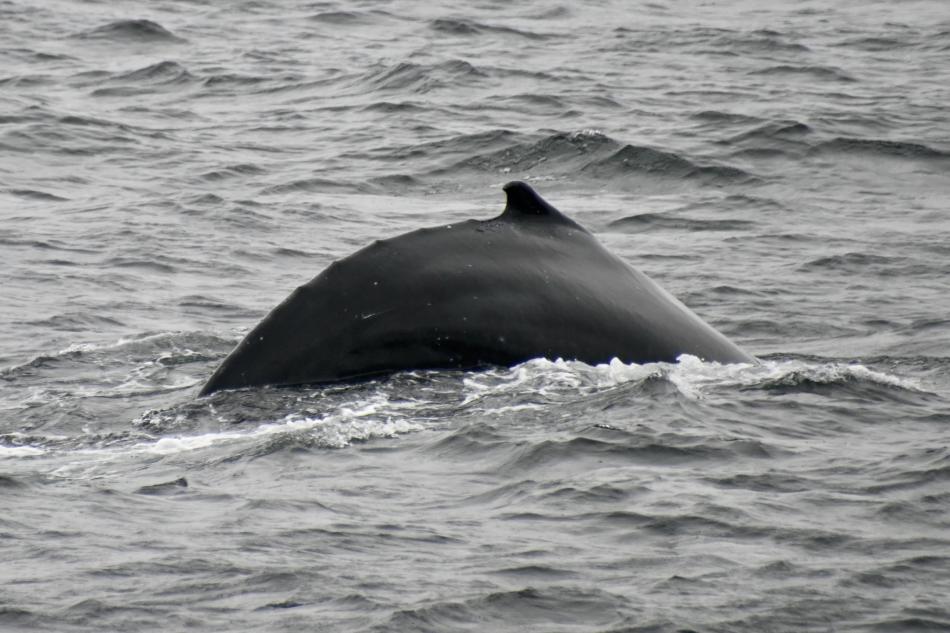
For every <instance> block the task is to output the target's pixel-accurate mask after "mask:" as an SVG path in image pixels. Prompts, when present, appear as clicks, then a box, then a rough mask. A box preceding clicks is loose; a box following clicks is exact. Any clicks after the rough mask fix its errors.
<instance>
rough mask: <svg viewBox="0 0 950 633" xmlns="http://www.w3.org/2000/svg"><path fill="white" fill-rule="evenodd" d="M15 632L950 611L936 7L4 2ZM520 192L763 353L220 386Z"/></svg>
mask: <svg viewBox="0 0 950 633" xmlns="http://www.w3.org/2000/svg"><path fill="white" fill-rule="evenodd" d="M0 62H2V63H0V218H2V224H0V264H2V286H0V287H2V294H0V298H2V301H0V499H2V502H3V512H2V513H0V561H2V563H0V630H2V631H4V632H6V631H11V632H13V631H40V630H43V631H64V632H72V631H107V630H108V631H184V630H189V631H202V632H203V631H285V630H286V631H299V630H316V631H374V632H382V631H433V632H444V631H545V632H548V631H559V632H560V631H571V632H580V631H585V632H586V631H604V632H618V633H619V632H621V631H629V632H633V631H644V632H645V631H650V632H665V631H670V632H672V631H701V632H706V631H709V632H712V631H722V632H733V631H749V632H761V631H873V632H891V631H894V632H897V631H928V632H929V631H947V630H950V598H948V596H950V439H948V438H950V316H948V315H950V281H948V280H950V217H948V215H950V202H948V201H950V108H948V107H947V104H948V103H950V5H948V4H947V3H946V2H943V1H942V0H931V1H919V2H912V1H902V2H892V1H886V2H885V1H881V0H871V1H862V2H852V1H845V2H835V3H830V2H811V1H803V2H774V1H773V2H753V1H751V0H747V1H744V2H743V1H739V0H737V1H735V2H727V1H714V2H705V3H701V4H700V3H674V2H665V1H659V2H644V3H635V2H620V1H613V2H611V1H604V2H586V3H547V2H539V1H537V0H529V1H528V2H525V3H515V4H512V3H508V2H497V1H495V0H476V1H475V2H446V3H442V4H441V5H440V6H434V5H432V4H430V3H424V2H409V1H406V0H404V1H395V0H393V1H385V0H380V1H375V2H370V1H368V0H367V1H358V2H337V1H327V2H305V1H301V0H288V1H285V2H278V1H277V0H235V1H233V2H224V1H222V0H158V1H156V2H144V1H141V0H138V1H132V0H119V1H118V2H113V1H111V0H110V1H109V2H105V1H96V0H84V1H81V0H50V1H44V2H33V1H28V0H0ZM513 179H523V180H526V181H528V182H530V183H531V184H532V185H533V186H534V187H535V188H536V189H537V190H538V191H539V192H540V193H541V194H542V195H544V196H545V197H546V198H547V199H548V200H549V201H551V202H552V204H554V205H555V206H557V207H558V208H559V209H561V210H562V211H563V212H565V213H566V214H568V215H569V216H571V217H572V218H574V219H575V220H577V221H578V222H580V223H581V224H583V225H584V226H586V227H588V228H589V229H590V230H591V231H592V232H594V233H595V234H596V235H597V236H598V238H599V239H600V240H601V241H603V242H604V243H605V244H606V245H607V246H608V247H609V248H610V249H611V250H613V251H614V252H616V253H617V254H619V255H620V256H622V257H623V258H625V259H626V260H627V261H629V262H630V263H631V265H633V266H635V267H637V268H638V269H640V270H643V271H644V272H646V273H647V274H649V275H650V276H652V277H653V278H654V279H656V280H657V281H658V282H660V283H661V284H662V285H663V286H664V287H666V288H667V289H668V290H670V291H671V292H673V293H674V294H676V295H677V296H678V297H679V298H680V299H682V300H683V301H684V302H685V303H687V304H688V305H689V306H691V307H692V308H693V309H694V310H695V311H696V312H697V313H699V314H700V315H701V316H702V317H703V318H704V319H706V320H707V321H708V322H710V323H712V324H713V325H714V326H716V327H717V328H718V329H720V330H721V331H722V332H724V333H725V334H726V335H727V336H729V337H730V338H731V339H733V340H734V341H736V342H737V343H738V344H740V345H741V346H743V347H744V348H745V349H747V350H748V351H750V352H752V353H754V354H755V355H757V356H758V357H759V358H760V359H762V362H761V364H759V365H754V366H753V365H734V366H720V365H717V364H714V363H703V362H701V361H699V360H698V359H695V358H691V357H683V358H681V359H680V362H678V363H676V364H653V365H643V366H639V365H624V364H622V363H619V362H614V363H611V364H607V365H603V366H597V367H591V366H587V365H584V364H581V363H576V362H565V361H563V360H561V361H553V360H535V361H530V362H528V363H525V364H523V365H521V366H518V367H514V368H510V369H502V368H499V369H495V370H490V371H486V372H480V373H459V372H407V373H402V374H397V375H394V376H392V377H390V378H386V379H380V380H377V381H373V382H369V383H364V384H358V385H335V386H325V387H315V388H301V389H283V390H281V389H259V390H247V391H238V392H223V393H217V394H214V395H213V396H212V397H209V398H197V396H196V394H197V391H198V389H199V388H200V386H201V385H202V383H203V382H204V381H205V380H206V379H207V378H208V377H209V376H210V374H211V372H212V371H213V370H214V368H215V367H216V366H217V365H218V363H219V362H220V361H221V360H222V359H223V357H224V356H225V355H226V354H227V353H228V352H229V351H230V349H231V348H232V347H233V346H234V344H235V343H236V342H237V341H238V340H240V338H241V337H242V335H243V334H244V333H246V332H247V331H248V330H249V329H250V328H251V327H253V326H254V325H255V324H256V323H257V322H258V321H259V320H260V319H261V318H262V317H263V316H264V315H265V314H266V313H267V311H268V310H269V309H270V308H272V307H273V306H274V305H276V304H277V303H279V302H280V301H281V300H282V299H283V298H284V297H285V296H286V295H287V294H288V293H289V292H290V291H291V290H292V289H293V288H294V287H296V286H297V285H300V284H302V283H304V282H306V281H308V280H309V279H310V278H311V277H313V276H314V275H316V274H317V273H319V272H320V271H321V270H322V269H323V268H324V267H325V266H327V265H328V264H329V263H330V262H332V261H334V260H335V259H338V258H340V257H343V256H345V255H347V254H349V253H351V252H352V251H354V250H356V249H357V248H359V247H361V246H363V245H366V244H368V243H369V242H371V241H372V240H374V239H378V238H383V237H389V236H393V235H397V234H400V233H402V232H405V231H409V230H413V229H416V228H419V227H422V226H432V225H440V224H445V223H447V222H451V221H456V220H461V219H466V218H471V217H475V218H488V217H492V216H494V215H497V214H498V213H499V212H500V210H501V208H502V207H503V204H504V198H503V194H502V191H501V186H502V185H503V184H504V183H505V182H506V181H509V180H513Z"/></svg>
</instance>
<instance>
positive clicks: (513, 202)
mask: <svg viewBox="0 0 950 633" xmlns="http://www.w3.org/2000/svg"><path fill="white" fill-rule="evenodd" d="M503 189H504V190H505V195H506V196H507V197H508V200H507V203H506V204H505V211H504V213H502V214H501V218H500V219H502V220H513V221H517V220H523V219H538V220H543V221H547V222H553V223H558V224H569V225H571V226H578V225H577V223H576V222H574V220H572V219H570V218H569V217H567V216H566V215H564V214H563V213H561V212H560V211H558V210H557V209H555V208H554V207H552V206H551V205H550V204H548V202H547V200H545V199H544V198H542V197H541V196H540V195H538V192H537V191H535V190H534V189H532V188H531V187H530V186H529V185H527V184H526V183H523V182H521V181H520V180H514V181H512V182H509V183H508V184H507V185H505V186H504V187H503Z"/></svg>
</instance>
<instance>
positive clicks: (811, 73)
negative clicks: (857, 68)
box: [749, 64, 857, 83]
mask: <svg viewBox="0 0 950 633" xmlns="http://www.w3.org/2000/svg"><path fill="white" fill-rule="evenodd" d="M749 74H750V75H762V76H779V77H804V78H810V79H819V80H822V81H835V82H842V83H853V82H856V81H857V79H856V78H855V77H854V76H853V75H851V74H850V73H847V72H845V71H844V70H843V69H841V68H836V67H834V66H795V65H792V64H779V65H777V66H770V67H768V68H763V69H760V70H753V71H751V72H750V73H749Z"/></svg>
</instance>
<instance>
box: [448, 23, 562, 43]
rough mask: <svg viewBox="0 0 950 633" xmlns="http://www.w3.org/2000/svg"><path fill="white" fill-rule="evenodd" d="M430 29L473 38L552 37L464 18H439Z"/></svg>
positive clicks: (535, 38) (541, 38) (530, 38)
mask: <svg viewBox="0 0 950 633" xmlns="http://www.w3.org/2000/svg"><path fill="white" fill-rule="evenodd" d="M429 28H430V29H431V30H433V31H435V32H436V33H441V34H445V35H458V36H473V35H484V34H491V35H495V34H498V35H514V36H516V37H519V38H525V39H529V40H544V39H549V38H550V37H551V36H550V35H545V34H542V33H534V32H532V31H524V30H521V29H516V28H513V27H510V26H500V25H491V24H485V23H483V22H476V21H474V20H468V19H464V18H437V19H435V20H432V21H431V22H429Z"/></svg>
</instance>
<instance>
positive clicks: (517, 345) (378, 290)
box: [199, 181, 755, 396]
mask: <svg viewBox="0 0 950 633" xmlns="http://www.w3.org/2000/svg"><path fill="white" fill-rule="evenodd" d="M504 192H505V194H506V204H505V207H504V210H503V211H502V213H501V215H499V216H498V217H495V218H492V219H487V220H466V221H462V222H457V223H452V224H444V225H441V226H435V227H431V228H423V229H418V230H415V231H412V232H410V233H406V234H404V235H399V236H397V237H392V238H389V239H383V240H378V241H376V242H373V243H372V244H370V245H369V246H366V247H365V248H363V249H361V250H359V251H357V252H355V253H353V254H352V255H349V256H348V257H345V258H343V259H340V260H338V261H336V262H334V263H332V264H330V265H329V266H328V267H327V268H326V269H324V270H323V271H322V272H321V273H319V274H318V275H317V276H316V277H314V278H313V279H312V280H310V281H309V282H307V283H305V284H303V285H302V286H300V287H298V288H297V289H296V290H294V291H293V292H292V293H291V294H290V296H289V297H287V299H286V300H284V301H283V302H282V303H281V304H280V305H278V306H277V307H276V308H274V309H273V310H272V311H271V312H270V313H269V314H268V315H267V316H266V317H265V318H264V320H263V321H261V322H260V323H259V324H258V325H257V326H256V327H254V328H253V329H252V330H251V331H250V332H249V333H248V334H247V336H246V337H245V338H244V339H243V340H242V341H241V342H240V343H239V344H238V345H237V347H236V348H235V349H234V350H233V351H232V352H231V353H230V354H229V355H228V356H227V357H226V358H225V359H224V361H223V362H222V363H221V365H220V366H219V367H218V368H217V370H216V371H215V372H214V373H213V374H212V376H211V377H210V379H208V381H207V382H206V383H205V384H204V386H203V387H202V388H201V390H200V392H199V396H206V395H209V394H211V393H213V392H216V391H220V390H226V389H241V388H249V387H263V386H278V387H292V386H302V385H317V384H323V383H338V382H347V381H360V380H366V379H371V378H374V377H379V376H384V375H387V374H391V373H394V372H399V371H403V370H430V369H431V370H478V369H484V368H488V367H493V366H506V367H510V366H514V365H517V364H519V363H522V362H525V361H528V360H531V359H535V358H547V359H551V360H557V359H564V360H577V361H582V362H584V363H588V364H591V365H596V364H600V363H607V362H610V361H612V360H613V359H614V358H617V359H619V360H620V361H622V362H624V363H641V364H642V363H653V362H670V363H672V362H676V361H677V359H678V358H679V357H680V356H681V355H684V354H689V355H692V356H696V357H699V358H700V359H703V360H705V361H710V362H719V363H753V362H755V358H754V357H753V356H752V355H750V354H749V353H747V352H746V351H744V350H743V349H741V348H740V347H739V346H737V345H736V344H735V343H733V342H732V341H730V340H729V339H728V338H726V336H724V335H723V334H722V333H720V332H718V331H717V330H716V329H714V328H713V327H712V326H710V325H709V324H708V323H706V322H705V321H703V320H702V319H701V318H700V317H699V316H698V315H696V313H694V312H693V311H692V310H690V309H689V308H688V307H687V306H686V305H684V304H683V303H682V302H680V301H679V300H678V299H676V298H675V297H674V296H673V295H671V294H670V293H669V292H667V291H666V290H664V289H663V288H661V287H660V286H659V284H657V283H656V282H654V281H653V280H652V279H650V278H649V277H648V276H647V275H645V274H644V273H642V272H640V271H639V270H637V269H635V268H633V267H632V266H631V265H629V264H628V263H627V262H625V261H624V260H623V259H621V258H620V257H618V256H617V255H615V254H613V253H611V252H610V251H608V250H607V249H606V248H605V247H604V246H603V245H602V244H601V243H600V242H598V240H597V239H596V238H595V237H594V236H593V235H592V234H591V233H590V232H589V231H588V230H586V229H585V228H583V227H582V226H581V225H580V224H578V223H577V222H575V221H574V220H572V219H570V218H569V217H568V216H567V215H565V214H563V213H561V212H560V211H558V210H557V209H556V208H555V207H554V206H552V205H551V204H549V203H548V202H547V201H546V200H544V199H543V198H542V197H541V196H540V195H539V194H538V193H537V192H536V191H535V190H534V189H532V188H531V186H530V185H528V184H526V183H524V182H519V181H516V182H510V183H508V184H506V185H505V186H504Z"/></svg>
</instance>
